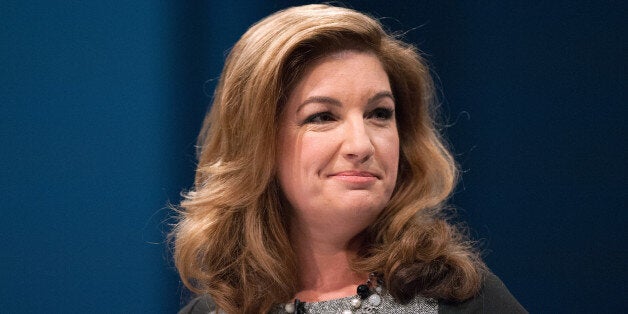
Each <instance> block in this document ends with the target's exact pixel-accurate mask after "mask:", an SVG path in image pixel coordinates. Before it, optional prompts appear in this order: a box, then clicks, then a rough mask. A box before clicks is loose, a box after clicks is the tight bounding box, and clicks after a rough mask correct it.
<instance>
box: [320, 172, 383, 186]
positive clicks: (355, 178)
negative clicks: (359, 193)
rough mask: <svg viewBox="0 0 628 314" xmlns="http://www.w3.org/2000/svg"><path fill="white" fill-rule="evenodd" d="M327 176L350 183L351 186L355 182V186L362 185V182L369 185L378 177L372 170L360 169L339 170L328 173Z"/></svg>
mask: <svg viewBox="0 0 628 314" xmlns="http://www.w3.org/2000/svg"><path fill="white" fill-rule="evenodd" d="M329 177H330V178H333V179H336V180H340V181H342V182H346V183H348V184H351V186H356V185H355V184H357V186H356V187H359V186H363V185H364V184H367V185H369V186H370V184H372V183H374V182H375V181H377V180H378V179H380V177H379V176H378V175H376V174H374V173H372V172H369V171H360V170H348V171H340V172H336V173H334V174H332V175H330V176H329Z"/></svg>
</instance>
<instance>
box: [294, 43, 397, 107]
mask: <svg viewBox="0 0 628 314" xmlns="http://www.w3.org/2000/svg"><path fill="white" fill-rule="evenodd" d="M390 89H391V88H390V83H389V79H388V74H387V73H386V71H385V70H384V67H383V65H382V63H381V62H380V60H379V58H378V57H377V56H376V55H375V54H374V53H371V52H361V51H354V50H343V51H339V52H335V53H332V54H329V55H326V56H324V57H322V58H320V59H318V60H316V61H315V62H313V63H312V64H311V65H310V66H309V67H308V68H306V70H305V71H304V73H303V75H302V77H301V78H300V79H299V80H298V81H297V82H296V84H295V86H294V88H293V90H292V91H291V93H290V94H289V98H291V99H294V98H300V97H307V96H308V95H311V94H316V93H323V94H325V93H332V94H340V95H338V96H342V95H347V94H352V93H368V92H374V93H377V92H381V91H390Z"/></svg>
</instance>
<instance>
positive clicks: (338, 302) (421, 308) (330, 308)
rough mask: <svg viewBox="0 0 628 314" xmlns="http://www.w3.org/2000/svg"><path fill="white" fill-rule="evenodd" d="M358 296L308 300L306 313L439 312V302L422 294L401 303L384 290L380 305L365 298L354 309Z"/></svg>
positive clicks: (279, 312)
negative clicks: (354, 301) (353, 305)
mask: <svg viewBox="0 0 628 314" xmlns="http://www.w3.org/2000/svg"><path fill="white" fill-rule="evenodd" d="M356 298H358V297H357V296H351V297H345V298H340V299H333V300H328V301H320V302H306V303H305V313H333V314H335V313H338V314H341V313H343V311H347V310H349V311H350V312H346V313H355V314H362V313H392V314H401V313H421V314H437V313H438V302H437V301H436V300H434V299H428V298H424V297H422V296H417V297H415V298H414V299H412V300H410V302H408V303H407V304H399V303H397V302H396V301H395V300H394V299H393V297H392V296H391V295H390V294H389V293H387V292H386V291H383V293H382V294H381V303H380V304H379V305H373V304H372V303H370V302H369V300H368V299H367V300H363V301H362V302H361V303H362V304H361V306H360V307H359V308H357V309H354V308H353V307H352V306H351V300H352V299H356ZM271 313H272V314H285V313H286V311H285V310H284V307H283V306H278V307H277V308H275V309H274V310H273V311H271Z"/></svg>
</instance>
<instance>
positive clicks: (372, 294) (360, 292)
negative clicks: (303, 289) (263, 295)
mask: <svg viewBox="0 0 628 314" xmlns="http://www.w3.org/2000/svg"><path fill="white" fill-rule="evenodd" d="M383 283H384V281H383V280H382V278H381V276H379V274H378V273H375V272H373V273H370V274H369V278H368V279H367V280H366V284H361V285H359V286H358V288H357V291H356V294H357V295H356V296H355V297H354V298H352V299H351V301H349V308H348V309H346V310H344V311H342V314H352V313H353V312H354V311H356V310H359V309H360V308H361V307H362V305H363V303H364V302H368V303H369V304H370V305H371V306H375V307H376V306H379V305H380V304H381V303H382V297H381V293H382V285H383ZM284 310H285V311H286V313H290V314H292V313H295V314H305V313H306V311H305V302H303V301H301V300H299V299H295V300H294V302H293V303H286V304H285V305H284Z"/></svg>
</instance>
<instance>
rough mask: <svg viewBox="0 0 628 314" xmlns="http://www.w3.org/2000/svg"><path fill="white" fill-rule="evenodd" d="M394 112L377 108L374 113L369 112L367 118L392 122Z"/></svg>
mask: <svg viewBox="0 0 628 314" xmlns="http://www.w3.org/2000/svg"><path fill="white" fill-rule="evenodd" d="M393 113H394V111H393V110H392V109H388V108H376V109H374V110H373V111H371V112H369V114H368V115H367V118H369V119H375V120H381V121H386V120H390V119H391V118H392V116H393Z"/></svg>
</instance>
